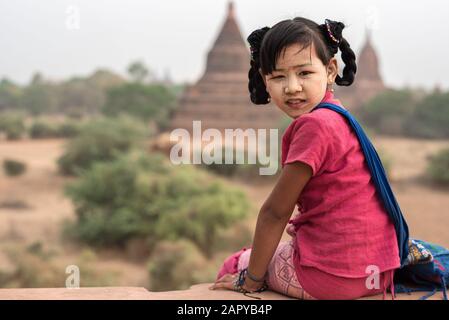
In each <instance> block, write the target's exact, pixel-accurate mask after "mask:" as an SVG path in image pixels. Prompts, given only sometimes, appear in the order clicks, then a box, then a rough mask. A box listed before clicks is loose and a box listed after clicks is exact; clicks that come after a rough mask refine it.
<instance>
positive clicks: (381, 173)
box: [313, 102, 409, 267]
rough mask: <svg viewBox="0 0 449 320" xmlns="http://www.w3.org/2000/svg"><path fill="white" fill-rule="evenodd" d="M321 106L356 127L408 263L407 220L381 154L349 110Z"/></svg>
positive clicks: (320, 105)
mask: <svg viewBox="0 0 449 320" xmlns="http://www.w3.org/2000/svg"><path fill="white" fill-rule="evenodd" d="M319 108H327V109H331V110H333V111H335V112H338V113H339V114H341V115H343V116H344V117H345V118H346V119H347V120H348V122H349V124H350V125H351V127H352V128H353V129H354V131H355V133H356V135H357V138H358V139H359V142H360V145H361V147H362V150H363V153H364V154H365V159H366V162H367V163H368V167H369V170H370V171H371V176H372V179H373V181H374V184H375V186H376V189H377V191H378V193H379V195H380V197H381V199H382V201H383V203H384V205H385V209H386V210H387V212H388V215H389V216H390V218H391V219H392V220H393V222H394V227H395V229H396V236H397V240H398V246H399V256H400V261H401V267H403V266H405V265H406V264H407V257H408V253H409V247H408V242H409V232H408V226H407V223H406V222H405V219H404V216H403V215H402V212H401V208H400V207H399V204H398V202H397V201H396V198H395V197H394V194H393V191H392V190H391V187H390V184H389V182H388V180H387V176H386V174H385V170H384V167H383V165H382V162H381V161H380V158H379V155H378V154H377V151H376V149H374V146H373V145H372V143H371V141H370V140H369V138H368V137H367V136H366V134H365V132H364V131H363V129H362V127H361V126H360V124H359V123H358V122H357V120H356V119H355V118H354V116H353V115H352V114H350V113H349V112H348V111H347V110H345V109H343V108H342V107H340V106H338V105H336V104H333V103H328V102H324V103H320V104H318V105H317V106H316V107H315V108H314V109H313V110H316V109H319Z"/></svg>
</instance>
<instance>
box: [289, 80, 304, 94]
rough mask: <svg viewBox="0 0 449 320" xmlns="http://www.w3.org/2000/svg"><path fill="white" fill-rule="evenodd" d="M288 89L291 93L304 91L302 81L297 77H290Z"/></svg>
mask: <svg viewBox="0 0 449 320" xmlns="http://www.w3.org/2000/svg"><path fill="white" fill-rule="evenodd" d="M286 91H287V92H288V93H290V94H291V93H295V92H297V91H302V83H301V82H300V80H299V79H298V78H297V77H289V79H288V83H287V90H286Z"/></svg>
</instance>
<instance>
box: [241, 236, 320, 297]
mask: <svg viewBox="0 0 449 320" xmlns="http://www.w3.org/2000/svg"><path fill="white" fill-rule="evenodd" d="M293 250H294V249H293V244H292V242H291V241H283V242H280V243H279V246H278V248H277V249H276V252H275V254H274V255H273V258H272V259H271V262H270V264H269V265H268V274H267V279H266V280H267V284H268V287H269V288H270V289H271V290H273V291H276V292H279V293H281V294H284V295H287V296H290V297H294V298H297V299H302V300H312V299H314V298H313V297H312V296H311V295H310V294H308V293H307V292H305V291H304V289H303V288H302V287H301V285H300V283H299V282H298V279H297V277H296V271H295V267H294V265H293ZM250 255H251V249H246V250H245V251H244V252H240V255H239V261H238V267H237V269H238V271H241V270H242V269H244V268H246V267H247V266H248V264H249V257H250Z"/></svg>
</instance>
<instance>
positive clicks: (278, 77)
mask: <svg viewBox="0 0 449 320" xmlns="http://www.w3.org/2000/svg"><path fill="white" fill-rule="evenodd" d="M283 77H284V76H275V77H272V78H271V79H281V78H283Z"/></svg>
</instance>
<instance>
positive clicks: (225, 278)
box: [215, 273, 237, 283]
mask: <svg viewBox="0 0 449 320" xmlns="http://www.w3.org/2000/svg"><path fill="white" fill-rule="evenodd" d="M236 275H237V274H230V273H226V274H225V275H223V276H222V277H221V278H220V279H218V280H217V281H215V283H220V282H229V281H233V280H234V279H235V277H236Z"/></svg>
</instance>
